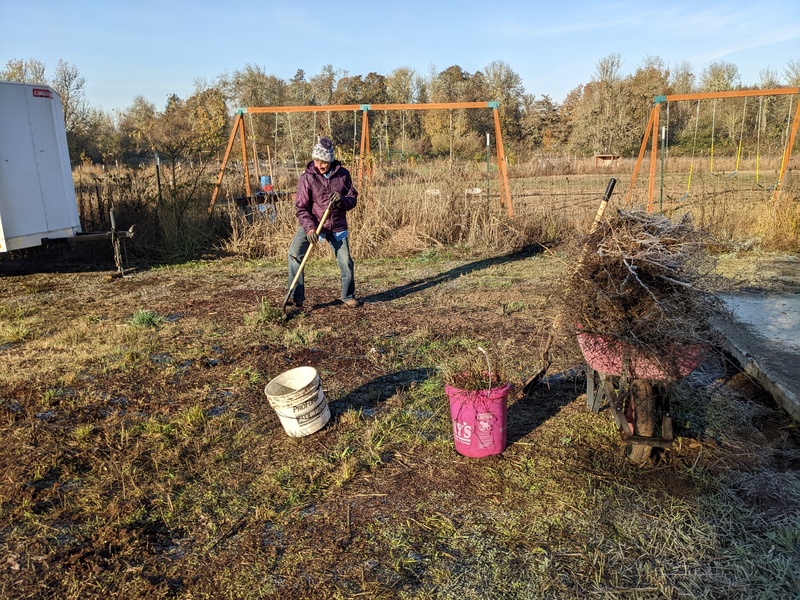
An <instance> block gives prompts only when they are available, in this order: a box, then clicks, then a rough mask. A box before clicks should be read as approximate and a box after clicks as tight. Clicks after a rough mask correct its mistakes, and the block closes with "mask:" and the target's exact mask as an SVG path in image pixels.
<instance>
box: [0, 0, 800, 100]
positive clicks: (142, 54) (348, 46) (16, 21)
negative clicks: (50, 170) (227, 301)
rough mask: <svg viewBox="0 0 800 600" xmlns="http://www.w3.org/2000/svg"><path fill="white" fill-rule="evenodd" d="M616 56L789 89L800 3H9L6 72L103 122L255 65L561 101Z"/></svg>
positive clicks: (1, 3)
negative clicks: (76, 85)
mask: <svg viewBox="0 0 800 600" xmlns="http://www.w3.org/2000/svg"><path fill="white" fill-rule="evenodd" d="M611 53H618V54H619V55H620V56H621V58H622V72H623V74H628V73H632V72H633V71H635V69H636V67H637V65H639V64H640V63H641V61H642V60H643V59H644V58H645V57H647V56H659V57H661V58H662V59H663V60H664V61H665V63H666V64H667V65H668V66H677V65H678V64H680V63H681V62H683V61H686V62H688V63H689V64H690V65H691V67H692V68H693V70H694V72H695V74H696V75H698V76H699V75H700V73H701V71H702V69H703V68H704V67H705V66H707V65H708V64H709V63H710V62H712V61H715V60H722V61H726V62H731V63H734V64H735V65H737V66H738V68H739V73H740V75H741V79H742V83H744V84H746V85H756V84H757V83H758V81H759V73H760V72H761V70H762V69H765V68H771V69H772V70H774V71H775V72H777V73H778V75H779V76H780V77H781V78H783V76H784V70H785V67H786V65H787V63H788V62H789V61H790V60H800V0H759V1H754V0H748V1H738V0H734V1H728V2H720V1H716V0H693V1H684V0H677V1H673V2H666V3H664V2H660V3H656V2H642V1H641V0H609V1H597V0H595V1H592V2H586V1H583V0H573V1H560V2H559V1H552V0H551V1H548V2H541V1H538V0H504V1H495V2H485V1H483V2H473V1H471V0H466V1H461V2H455V1H448V2H439V1H436V0H428V1H423V0H404V1H401V2H391V3H390V2H381V1H379V0H378V1H375V2H372V3H368V2H351V1H348V0H340V1H338V2H327V3H326V2H302V1H300V0H263V1H261V2H254V1H252V0H239V1H238V2H234V3H225V2H220V1H219V0H215V1H213V2H211V1H206V0H196V1H194V2H187V1H184V0H172V1H168V0H160V1H153V0H138V1H133V2H130V1H129V2H118V1H116V0H105V1H102V2H101V1H99V0H0V65H2V66H5V64H6V62H7V61H8V60H10V59H24V60H28V59H36V60H38V61H40V62H42V63H44V64H45V65H46V66H47V73H46V75H47V76H52V74H53V71H54V69H55V67H56V65H57V64H58V61H59V59H63V60H65V61H67V62H68V63H69V64H71V65H73V66H75V67H76V68H77V69H78V71H79V72H80V74H81V75H82V76H83V77H84V78H85V80H86V85H85V92H86V97H87V100H88V102H89V104H90V105H91V106H93V107H96V108H102V109H103V110H106V111H114V110H122V109H125V108H127V107H129V106H130V105H131V103H132V101H133V99H134V97H135V96H137V95H141V96H144V97H145V98H146V99H147V100H149V101H151V102H153V103H154V104H155V105H156V106H157V107H158V108H163V107H164V105H165V103H166V99H167V96H168V95H169V94H171V93H175V94H177V95H178V96H180V97H182V98H185V97H187V96H189V95H190V94H191V93H192V91H193V89H194V81H195V80H196V79H202V80H205V81H208V82H213V81H214V80H215V79H216V78H217V77H218V76H219V75H220V74H222V73H224V72H229V73H230V72H233V71H235V70H237V69H242V68H243V67H245V65H247V64H251V65H259V66H261V67H263V68H264V69H265V70H266V71H267V72H268V73H271V74H273V75H276V76H278V77H280V78H283V79H290V78H291V77H293V76H294V74H295V72H296V71H297V70H298V69H303V70H304V71H305V73H306V75H307V77H311V76H312V75H315V74H317V73H319V72H320V70H321V69H322V67H323V66H325V65H327V64H330V65H332V66H333V67H334V69H336V70H337V71H346V72H347V73H348V74H350V75H366V74H367V73H369V72H371V71H374V72H376V73H379V74H382V75H388V74H389V73H390V72H391V71H392V70H394V69H396V68H398V67H410V68H413V69H415V70H416V71H417V72H419V73H420V74H427V73H428V72H429V71H430V69H431V68H435V69H436V70H437V71H441V70H443V69H445V68H447V67H449V66H452V65H458V66H460V67H461V68H462V69H464V70H465V71H468V72H469V73H474V72H476V71H478V70H480V69H483V68H484V67H486V66H487V65H488V64H490V63H491V62H492V61H496V60H500V61H504V62H505V63H507V64H508V65H509V66H510V67H511V68H512V69H513V70H514V71H515V72H517V73H518V74H519V75H520V76H521V78H522V82H523V85H524V87H525V90H526V92H529V93H532V94H536V95H537V96H541V95H543V94H548V95H549V96H550V97H551V98H552V99H553V100H555V101H556V102H561V101H562V100H563V99H564V97H565V96H566V95H567V93H568V92H569V91H570V90H572V89H573V88H575V87H576V86H577V85H579V84H581V83H586V82H588V81H589V80H590V79H591V77H592V75H593V74H594V71H595V66H596V64H597V62H598V61H599V60H600V59H602V58H604V57H606V56H608V55H609V54H611Z"/></svg>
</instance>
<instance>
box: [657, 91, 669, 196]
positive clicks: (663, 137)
mask: <svg viewBox="0 0 800 600" xmlns="http://www.w3.org/2000/svg"><path fill="white" fill-rule="evenodd" d="M668 106H669V105H668ZM666 148H667V128H666V127H664V126H663V125H662V126H661V196H660V198H659V200H658V212H664V156H665V155H666Z"/></svg>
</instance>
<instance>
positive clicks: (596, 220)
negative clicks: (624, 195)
mask: <svg viewBox="0 0 800 600" xmlns="http://www.w3.org/2000/svg"><path fill="white" fill-rule="evenodd" d="M615 185H617V180H616V179H614V178H613V177H612V178H611V179H609V180H608V185H607V186H606V193H605V194H603V200H602V201H601V202H600V207H599V208H598V209H597V214H596V215H595V217H594V223H592V229H591V231H590V233H594V231H595V229H597V226H598V225H600V221H601V220H602V219H603V213H605V212H606V206H607V205H608V201H609V199H610V198H611V194H613V193H614V186H615Z"/></svg>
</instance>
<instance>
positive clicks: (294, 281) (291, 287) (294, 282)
mask: <svg viewBox="0 0 800 600" xmlns="http://www.w3.org/2000/svg"><path fill="white" fill-rule="evenodd" d="M330 212H331V204H330V203H328V207H327V208H326V209H325V212H324V213H322V218H321V219H320V220H319V225H317V236H318V237H319V234H320V232H321V231H322V227H323V225H325V221H327V220H328V215H329V214H330ZM317 243H319V242H317ZM313 247H314V244H309V246H308V250H306V253H305V254H304V255H303V260H302V261H300V268H299V269H297V273H296V274H295V276H294V279H292V283H291V285H289V291H288V292H287V294H286V298H284V299H283V304H282V305H281V310H282V311H283V314H284V316H285V315H286V303H287V302H289V298H290V297H291V295H292V292H293V291H294V288H295V286H296V285H297V282H298V281H299V279H300V275H302V274H303V269H304V268H305V266H306V261H307V260H308V255H309V254H311V249H312V248H313Z"/></svg>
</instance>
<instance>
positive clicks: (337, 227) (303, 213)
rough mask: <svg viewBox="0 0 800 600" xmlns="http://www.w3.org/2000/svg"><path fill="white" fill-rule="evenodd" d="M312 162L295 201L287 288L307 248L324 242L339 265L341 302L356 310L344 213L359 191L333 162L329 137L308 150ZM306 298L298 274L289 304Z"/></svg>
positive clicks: (303, 176)
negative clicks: (322, 222)
mask: <svg viewBox="0 0 800 600" xmlns="http://www.w3.org/2000/svg"><path fill="white" fill-rule="evenodd" d="M311 159H312V160H311V162H309V163H308V165H307V166H306V170H305V171H304V172H303V174H302V175H301V176H300V181H299V183H298V184H297V196H296V197H295V201H294V207H295V213H296V214H297V220H298V222H299V224H300V225H299V227H298V228H297V233H296V234H295V236H294V239H293V240H292V243H291V244H290V245H289V285H290V286H291V285H292V281H294V277H295V275H296V274H297V271H298V269H299V268H300V263H301V262H302V260H303V256H305V253H306V252H307V251H308V249H309V247H310V245H311V244H316V243H317V242H318V241H319V239H323V240H325V241H326V242H328V243H329V244H330V245H331V247H332V248H333V253H334V254H335V255H336V262H338V263H339V273H340V274H341V277H342V296H341V301H342V302H343V303H344V305H345V306H347V307H348V308H356V307H358V306H360V305H361V303H360V302H359V301H358V300H357V299H356V297H355V291H356V284H355V279H354V277H353V259H352V257H351V256H350V245H349V243H348V240H347V236H348V231H347V211H349V210H352V209H354V208H355V207H356V201H357V198H358V192H357V191H356V189H355V188H354V187H353V181H352V179H351V178H350V172H349V171H348V170H347V169H345V168H344V167H343V166H342V163H340V162H339V161H338V160H335V158H334V147H333V142H332V141H331V140H330V139H329V138H326V137H323V138H320V140H319V141H318V142H317V143H316V144H315V145H314V148H313V150H312V151H311ZM328 204H330V205H331V211H330V214H329V216H328V220H327V221H326V222H325V223H324V224H323V226H322V230H321V231H320V235H319V239H318V238H317V231H316V230H317V226H318V225H319V220H320V219H321V218H322V215H323V214H324V213H325V209H326V208H327V207H328ZM305 297H306V293H305V285H304V281H303V273H300V277H299V278H298V280H297V285H296V286H295V288H294V292H293V294H292V298H291V302H292V304H294V305H295V306H297V307H302V306H303V301H304V300H305Z"/></svg>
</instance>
